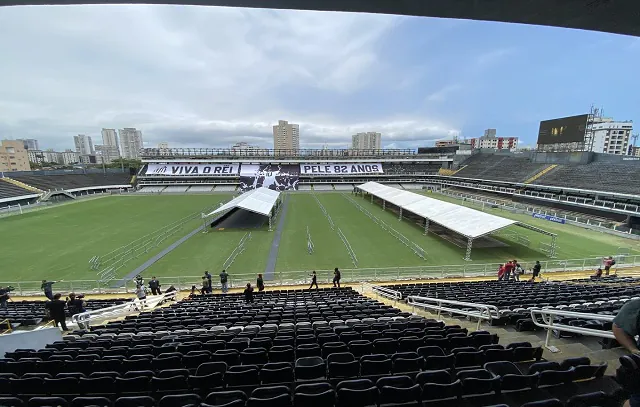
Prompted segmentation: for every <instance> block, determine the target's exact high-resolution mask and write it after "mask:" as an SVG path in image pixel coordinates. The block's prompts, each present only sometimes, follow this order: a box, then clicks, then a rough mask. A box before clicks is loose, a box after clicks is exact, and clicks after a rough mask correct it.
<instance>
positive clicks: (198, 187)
mask: <svg viewBox="0 0 640 407" xmlns="http://www.w3.org/2000/svg"><path fill="white" fill-rule="evenodd" d="M212 189H213V185H193V186H192V187H191V188H189V191H188V192H211V190H212Z"/></svg>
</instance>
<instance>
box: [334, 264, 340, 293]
mask: <svg viewBox="0 0 640 407" xmlns="http://www.w3.org/2000/svg"><path fill="white" fill-rule="evenodd" d="M341 278H342V275H341V274H340V270H338V268H337V267H336V268H335V269H334V270H333V286H334V287H336V285H337V287H338V288H340V279H341Z"/></svg>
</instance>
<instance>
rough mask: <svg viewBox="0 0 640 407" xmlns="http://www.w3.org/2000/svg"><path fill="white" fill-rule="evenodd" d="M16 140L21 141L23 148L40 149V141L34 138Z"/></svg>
mask: <svg viewBox="0 0 640 407" xmlns="http://www.w3.org/2000/svg"><path fill="white" fill-rule="evenodd" d="M16 141H22V142H23V143H24V149H25V150H40V143H38V140H36V139H34V138H25V139H18V140H16Z"/></svg>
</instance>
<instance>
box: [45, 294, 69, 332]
mask: <svg viewBox="0 0 640 407" xmlns="http://www.w3.org/2000/svg"><path fill="white" fill-rule="evenodd" d="M60 297H62V295H61V294H60V293H57V294H56V295H54V296H53V297H52V300H51V301H48V302H47V303H46V304H45V307H46V308H47V309H48V310H49V315H51V319H53V322H54V323H55V324H56V326H58V325H60V328H62V330H63V331H68V330H69V329H68V328H67V323H66V315H65V308H66V306H67V303H66V302H64V301H62V300H61V299H60Z"/></svg>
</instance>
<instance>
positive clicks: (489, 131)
mask: <svg viewBox="0 0 640 407" xmlns="http://www.w3.org/2000/svg"><path fill="white" fill-rule="evenodd" d="M496 134H497V131H496V129H486V130H485V131H484V136H485V137H495V136H496Z"/></svg>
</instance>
